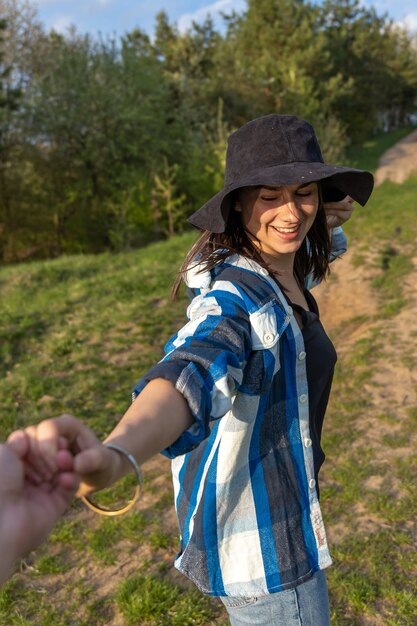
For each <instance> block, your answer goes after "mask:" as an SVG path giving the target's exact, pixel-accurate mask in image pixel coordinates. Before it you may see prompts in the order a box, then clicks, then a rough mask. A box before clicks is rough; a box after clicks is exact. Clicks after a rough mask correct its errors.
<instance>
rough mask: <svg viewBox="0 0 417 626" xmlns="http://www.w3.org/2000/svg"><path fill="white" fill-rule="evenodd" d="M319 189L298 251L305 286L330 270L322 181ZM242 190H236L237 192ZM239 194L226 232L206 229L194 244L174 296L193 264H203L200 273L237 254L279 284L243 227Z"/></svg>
mask: <svg viewBox="0 0 417 626" xmlns="http://www.w3.org/2000/svg"><path fill="white" fill-rule="evenodd" d="M318 189H319V205H318V210H317V214H316V218H315V220H314V222H313V224H312V226H311V228H310V230H309V231H308V244H307V238H305V239H304V241H303V243H302V244H301V246H300V248H299V249H298V250H297V252H296V254H295V261H294V273H295V275H296V277H297V280H298V281H299V283H300V285H301V286H304V284H305V280H306V278H307V276H308V275H309V274H311V275H312V276H313V277H314V279H315V280H323V279H325V278H326V276H327V274H328V272H329V256H330V251H331V241H330V234H329V229H328V226H327V220H326V214H325V211H324V206H323V198H322V192H321V186H320V183H318ZM239 191H240V190H237V192H239ZM236 197H237V194H236V192H235V195H234V197H233V198H232V199H231V207H232V208H231V210H230V212H229V218H228V220H227V224H226V229H225V231H224V232H223V233H212V232H211V231H208V230H205V231H203V232H202V234H201V235H200V237H199V238H198V239H197V241H196V242H195V243H194V245H193V246H192V247H191V249H190V251H189V252H188V254H187V256H186V257H185V259H184V261H183V263H182V265H181V267H180V269H179V271H178V273H177V276H176V279H175V281H174V284H173V286H172V297H173V298H176V297H177V295H178V291H179V288H180V286H181V283H182V281H183V280H184V278H185V274H186V273H187V271H188V270H190V269H191V268H192V267H195V266H201V269H200V270H199V271H200V272H204V271H207V270H211V269H212V268H213V267H215V266H216V265H219V264H220V263H222V262H223V261H224V260H225V259H227V257H229V256H230V255H231V254H235V253H236V254H240V255H242V256H245V257H247V258H248V259H253V260H254V261H256V262H257V263H259V265H261V266H262V267H265V268H266V269H267V270H268V272H270V273H271V274H273V275H274V276H275V278H276V280H277V281H278V283H279V274H278V275H277V273H276V272H273V271H272V270H271V268H270V267H269V265H268V263H267V262H266V261H265V260H264V259H263V258H262V256H261V253H260V252H259V249H258V248H257V247H256V245H255V244H254V243H253V241H252V240H251V239H250V238H249V236H248V234H247V232H246V231H245V229H244V228H243V225H242V222H241V219H240V213H239V212H237V211H234V210H233V207H234V206H235V204H236Z"/></svg>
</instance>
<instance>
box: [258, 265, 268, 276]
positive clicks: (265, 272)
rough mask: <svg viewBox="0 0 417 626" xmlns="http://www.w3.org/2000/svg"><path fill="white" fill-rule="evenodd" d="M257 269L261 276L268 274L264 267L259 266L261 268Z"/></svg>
mask: <svg viewBox="0 0 417 626" xmlns="http://www.w3.org/2000/svg"><path fill="white" fill-rule="evenodd" d="M259 271H260V273H261V274H262V276H268V274H269V272H268V270H267V269H266V267H261V269H260V270H259Z"/></svg>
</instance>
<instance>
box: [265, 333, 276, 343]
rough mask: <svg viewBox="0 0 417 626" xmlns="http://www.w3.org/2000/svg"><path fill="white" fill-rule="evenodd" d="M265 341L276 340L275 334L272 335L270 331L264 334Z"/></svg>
mask: <svg viewBox="0 0 417 626" xmlns="http://www.w3.org/2000/svg"><path fill="white" fill-rule="evenodd" d="M264 341H265V343H271V341H274V335H271V334H270V333H266V334H265V335H264Z"/></svg>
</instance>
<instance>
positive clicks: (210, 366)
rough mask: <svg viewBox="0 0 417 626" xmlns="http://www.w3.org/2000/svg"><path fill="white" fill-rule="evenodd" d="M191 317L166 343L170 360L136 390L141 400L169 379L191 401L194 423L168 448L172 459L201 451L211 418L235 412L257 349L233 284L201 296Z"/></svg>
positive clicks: (168, 453)
mask: <svg viewBox="0 0 417 626" xmlns="http://www.w3.org/2000/svg"><path fill="white" fill-rule="evenodd" d="M229 285H230V283H229ZM187 315H188V318H189V322H188V323H187V324H186V325H185V326H183V328H181V329H180V330H179V332H178V333H177V334H176V335H174V337H172V338H171V339H170V341H169V342H168V343H167V344H166V346H165V353H166V356H165V357H164V358H163V359H162V360H161V361H160V362H159V363H158V364H157V365H156V366H155V367H153V368H152V369H151V370H150V371H149V372H148V373H147V374H145V376H143V377H142V378H141V380H140V381H139V382H138V384H137V385H136V387H135V389H134V391H133V397H134V398H136V397H137V396H138V394H139V393H140V392H141V391H142V389H143V388H144V387H145V386H146V385H147V384H148V383H149V382H150V381H151V380H153V379H155V378H164V379H165V380H169V381H170V382H171V383H172V384H173V385H174V387H175V388H176V389H177V390H178V391H179V392H180V393H181V394H182V395H183V396H184V398H185V400H186V401H187V403H188V406H189V408H190V411H191V413H192V415H193V417H194V422H193V424H192V425H191V427H190V428H189V429H188V430H186V431H185V432H184V433H183V434H182V435H181V436H180V437H179V438H178V439H177V441H175V442H174V443H173V444H172V445H171V446H169V447H168V448H167V449H166V450H164V452H163V453H164V454H165V455H166V456H169V457H170V458H173V457H175V456H178V455H180V454H185V453H186V452H188V451H189V450H191V449H193V448H195V447H196V446H197V445H198V444H199V443H200V442H201V441H203V440H204V439H205V438H206V437H207V436H208V434H209V432H210V429H209V422H210V420H213V419H219V418H221V417H222V416H223V415H225V414H226V413H227V412H228V411H229V410H230V409H231V407H232V404H233V398H234V396H235V394H236V391H237V389H238V387H239V385H240V384H241V382H242V378H243V368H244V366H245V363H246V362H247V359H248V357H249V353H250V350H251V334H250V323H249V315H248V312H247V310H246V309H245V306H244V302H243V300H242V298H241V297H240V296H239V294H238V292H237V291H236V293H234V292H233V287H232V286H231V287H229V290H228V291H223V290H222V289H213V290H211V291H209V292H208V293H206V294H201V295H199V296H197V297H196V298H194V300H193V301H192V302H191V304H190V306H189V307H188V310H187Z"/></svg>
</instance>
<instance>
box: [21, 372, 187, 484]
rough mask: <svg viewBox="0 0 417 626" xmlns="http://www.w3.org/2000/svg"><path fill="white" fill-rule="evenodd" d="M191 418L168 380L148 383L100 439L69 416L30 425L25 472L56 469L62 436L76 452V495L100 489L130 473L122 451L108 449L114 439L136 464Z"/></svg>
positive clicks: (172, 437) (179, 431) (180, 430)
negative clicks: (77, 477) (27, 469)
mask: <svg viewBox="0 0 417 626" xmlns="http://www.w3.org/2000/svg"><path fill="white" fill-rule="evenodd" d="M192 422H193V417H192V415H191V412H190V409H189V408H188V404H187V402H186V400H185V399H184V398H183V396H182V395H181V393H180V392H179V391H177V390H176V389H175V387H174V386H173V384H172V383H171V382H169V381H167V380H164V379H162V378H157V379H154V380H152V381H150V382H149V383H148V384H147V385H146V387H145V388H144V389H143V391H142V392H141V394H140V396H139V397H138V398H137V399H136V400H135V401H134V402H133V403H132V404H131V405H130V407H129V408H128V410H127V411H126V413H125V414H124V416H123V417H122V419H121V420H120V422H119V423H118V424H117V426H116V427H115V428H114V430H113V431H112V432H111V433H110V435H109V436H108V437H107V438H106V439H105V441H104V442H103V443H102V442H100V441H99V439H98V438H97V437H96V436H95V435H94V433H93V432H92V431H91V430H90V429H89V428H87V426H85V425H84V424H83V423H82V422H81V421H80V420H78V419H76V418H75V417H73V416H71V415H62V416H60V417H57V418H54V419H50V420H44V421H43V422H40V423H39V424H38V425H37V426H30V427H29V428H28V429H27V431H26V432H27V433H28V435H29V438H30V446H31V448H30V453H29V454H28V455H27V463H28V465H29V468H30V471H31V472H34V473H35V474H40V475H43V474H44V473H45V472H47V469H46V466H47V468H48V469H49V470H50V471H56V455H57V453H58V449H59V447H60V441H61V438H65V440H66V442H67V443H68V446H69V449H70V450H71V451H72V453H73V454H74V455H75V461H74V468H75V471H76V472H77V473H78V475H79V476H80V478H81V481H82V482H81V485H80V488H79V490H78V492H77V495H78V496H83V495H86V494H88V493H90V492H92V491H97V490H99V489H104V488H105V487H108V486H110V485H112V484H113V483H115V482H116V481H118V480H119V479H120V478H122V476H124V475H125V474H127V473H128V472H130V471H131V466H130V463H129V462H128V461H127V460H126V459H125V458H124V456H123V455H121V454H118V453H117V452H116V451H114V450H112V449H109V448H107V447H106V446H105V445H103V444H104V443H110V442H112V443H114V444H117V445H119V446H121V447H123V448H125V449H126V450H128V451H129V452H130V453H131V454H133V456H134V457H135V458H136V460H137V461H138V463H139V464H141V463H143V462H144V461H146V460H147V459H149V458H151V457H152V456H153V455H155V454H157V453H158V452H160V451H161V450H163V449H164V448H166V447H167V446H169V445H171V444H172V443H173V442H174V441H175V440H176V439H178V437H179V436H180V435H181V434H182V433H183V432H184V431H185V430H187V429H188V428H189V427H190V426H191V424H192Z"/></svg>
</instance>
